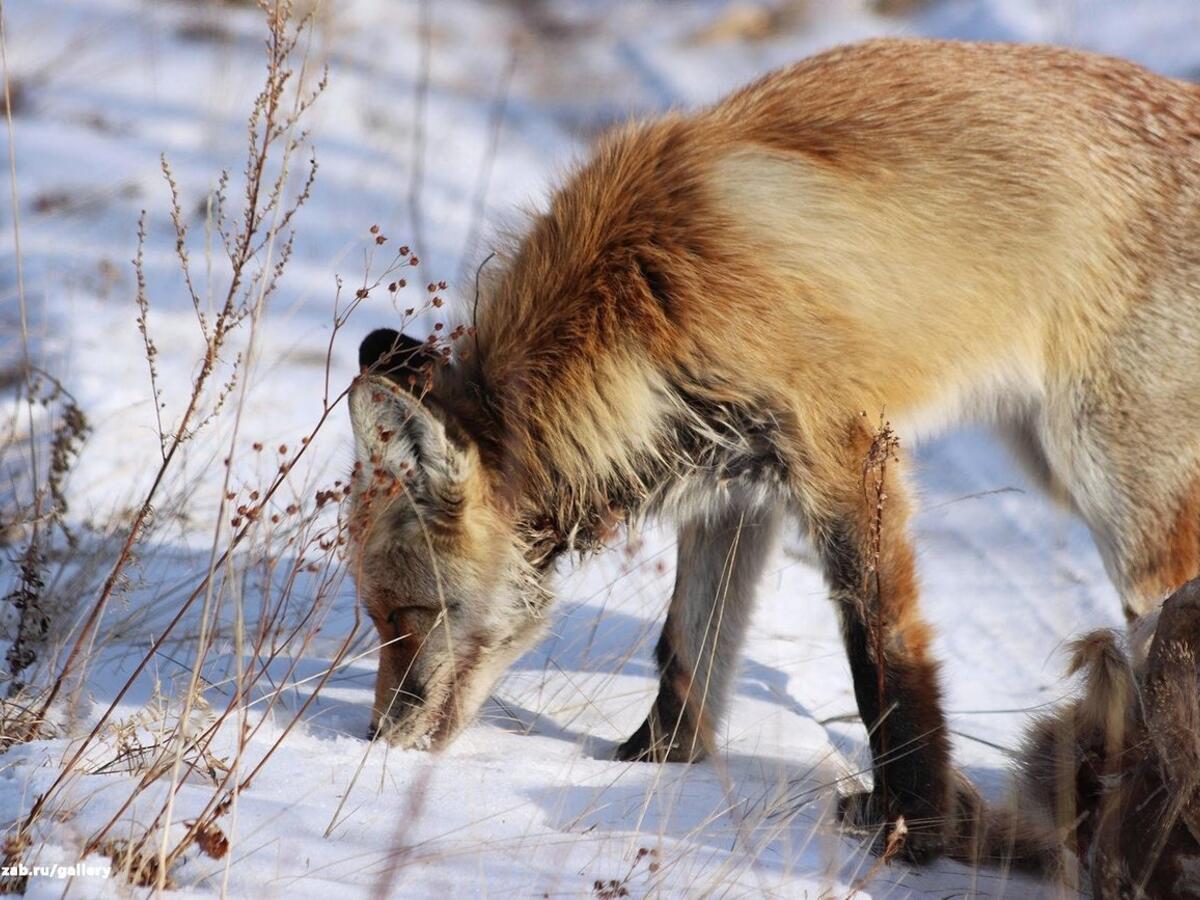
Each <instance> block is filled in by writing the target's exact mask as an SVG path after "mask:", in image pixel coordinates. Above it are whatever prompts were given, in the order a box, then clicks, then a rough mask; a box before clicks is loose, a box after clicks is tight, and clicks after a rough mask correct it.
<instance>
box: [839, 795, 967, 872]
mask: <svg viewBox="0 0 1200 900" xmlns="http://www.w3.org/2000/svg"><path fill="white" fill-rule="evenodd" d="M895 805H897V804H889V803H888V802H887V800H886V799H885V798H883V797H881V796H880V795H879V794H878V793H877V792H875V791H871V792H866V791H864V792H861V793H856V794H847V795H844V796H841V797H839V798H838V820H839V821H840V822H841V823H842V827H843V828H845V829H846V830H848V831H851V832H854V833H857V834H864V835H869V836H871V837H872V838H874V840H873V841H872V844H871V852H872V853H873V854H875V855H876V856H881V857H883V858H884V859H886V860H891V859H893V858H899V859H902V860H905V861H906V862H910V863H913V864H914V865H919V866H924V865H928V864H929V863H931V862H933V861H934V860H936V859H937V858H938V857H940V856H942V855H943V854H944V853H945V852H946V847H947V835H946V823H947V821H948V819H947V816H946V813H945V811H944V810H939V809H938V808H937V807H936V806H935V805H934V804H932V803H928V802H925V801H921V800H914V799H913V798H908V799H907V800H906V801H905V802H904V803H903V804H898V805H900V806H901V807H902V809H901V811H900V812H899V813H898V814H896V815H889V814H888V813H887V812H886V810H887V809H888V808H889V806H895Z"/></svg>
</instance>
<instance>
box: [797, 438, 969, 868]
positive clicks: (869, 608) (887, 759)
mask: <svg viewBox="0 0 1200 900" xmlns="http://www.w3.org/2000/svg"><path fill="white" fill-rule="evenodd" d="M885 434H890V432H881V434H879V435H872V434H870V433H868V431H867V429H865V428H863V427H862V426H861V424H859V425H856V426H855V427H854V429H853V430H852V434H851V437H850V439H849V440H848V441H847V442H846V446H843V447H842V448H839V456H840V467H841V469H842V471H841V473H840V475H830V476H828V477H826V478H822V479H815V478H814V479H813V482H811V483H815V482H816V481H817V480H819V481H821V482H823V483H824V484H826V485H828V484H830V483H833V484H835V485H837V486H836V487H835V488H834V489H833V491H832V492H831V495H829V496H826V497H824V498H822V499H821V501H820V502H814V500H813V499H812V498H808V499H807V500H805V499H802V500H801V506H802V508H803V507H808V510H807V513H806V516H805V518H806V519H807V520H808V524H809V528H810V530H811V532H812V534H813V537H814V542H815V544H816V547H817V551H818V553H819V555H820V556H821V559H822V563H823V565H824V568H825V577H826V580H827V581H828V583H829V588H830V594H831V598H832V600H833V602H834V604H835V605H836V607H837V611H838V614H839V619H840V622H841V629H842V638H843V641H844V642H845V646H846V654H847V657H848V659H849V662H850V673H851V676H852V678H853V682H854V695H855V699H856V700H857V703H858V710H859V713H860V715H861V716H862V721H863V724H864V725H865V726H866V728H867V733H868V736H869V741H870V747H871V756H872V761H873V772H874V781H875V786H874V790H873V791H872V792H871V793H870V794H869V795H860V796H854V797H849V798H846V799H844V801H843V803H842V808H841V810H840V812H841V814H842V817H843V820H844V821H846V822H847V823H849V824H853V825H859V826H870V827H875V826H877V825H883V824H884V823H887V824H888V825H889V827H890V826H892V825H894V823H896V821H897V820H898V819H899V818H900V817H901V816H903V818H904V820H905V826H906V828H907V837H906V838H905V841H904V845H903V846H904V852H905V853H906V855H908V856H909V857H911V858H912V859H914V860H916V861H926V860H929V859H932V858H934V857H936V856H938V855H940V853H941V852H942V849H943V847H944V845H945V842H946V838H947V833H948V827H949V821H950V817H951V812H952V809H953V807H954V805H955V802H956V801H955V788H954V784H955V781H954V776H953V773H952V771H951V767H950V742H949V739H948V737H947V731H946V721H945V717H944V715H943V713H942V705H941V688H940V686H939V684H938V666H937V663H936V661H935V660H934V659H933V657H932V655H931V653H930V647H929V643H930V632H929V628H928V626H927V625H926V624H925V622H924V620H923V619H922V618H921V615H920V612H919V610H918V595H917V583H916V572H915V563H914V554H913V548H912V544H911V542H910V538H909V535H908V519H909V509H908V498H907V492H906V489H905V485H904V483H903V479H902V477H901V471H900V467H901V462H900V458H899V452H898V449H897V447H896V445H895V443H894V442H889V441H888V440H884V441H883V443H882V444H881V443H880V441H881V438H882V437H883V435H885ZM800 490H801V491H803V490H805V488H804V487H801V489H800ZM813 507H816V508H815V509H814V508H813Z"/></svg>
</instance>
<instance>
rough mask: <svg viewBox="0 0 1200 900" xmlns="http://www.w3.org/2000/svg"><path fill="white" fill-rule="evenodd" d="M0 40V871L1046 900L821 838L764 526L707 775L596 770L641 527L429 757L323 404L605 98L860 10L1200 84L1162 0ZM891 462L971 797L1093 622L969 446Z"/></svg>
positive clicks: (68, 29) (676, 89) (304, 889)
mask: <svg viewBox="0 0 1200 900" xmlns="http://www.w3.org/2000/svg"><path fill="white" fill-rule="evenodd" d="M0 22H2V30H0V49H2V50H3V88H4V90H3V96H2V102H0V117H2V119H3V122H2V123H0V134H2V135H3V146H4V154H3V160H4V163H5V168H6V169H7V177H6V178H5V182H6V184H7V193H8V194H9V197H8V198H7V200H8V202H5V203H3V204H0V400H2V404H0V475H2V478H0V557H2V560H3V561H2V562H0V600H2V602H0V642H2V643H3V647H4V657H3V662H2V663H0V823H2V824H3V826H4V831H3V836H4V837H3V844H2V848H0V855H2V856H3V860H2V864H3V866H4V869H3V871H2V872H0V891H5V892H18V893H24V894H25V895H27V896H47V897H49V896H54V897H58V896H74V897H101V896H130V895H131V894H132V895H135V896H141V895H145V894H148V893H157V892H175V891H177V892H179V893H180V894H181V895H187V896H197V897H201V896H204V897H207V896H218V895H219V896H254V897H274V896H278V897H289V898H291V897H305V896H320V897H326V896H328V895H329V894H330V892H331V891H337V892H338V894H339V896H346V897H350V896H376V897H384V896H401V895H403V896H425V895H434V894H439V895H443V896H476V895H478V896H485V895H497V896H535V897H538V896H541V897H560V896H570V897H574V896H592V897H599V898H617V897H626V896H632V897H640V896H648V895H654V896H660V895H661V896H708V895H721V896H779V897H801V896H803V897H812V898H818V897H822V898H823V897H831V898H832V897H849V896H857V897H869V896H870V897H893V896H895V897H903V896H913V895H917V896H924V895H930V896H939V897H951V896H963V895H970V896H996V895H1007V896H1012V897H1026V896H1028V897H1035V896H1043V895H1045V896H1057V895H1059V894H1060V892H1061V888H1056V887H1054V886H1050V885H1042V884H1038V883H1036V882H1034V881H1031V880H1028V879H1026V878H1024V877H1022V876H1019V875H1015V874H1012V873H1008V872H1004V871H997V870H987V869H976V868H973V867H970V866H965V865H961V864H958V863H954V862H948V861H946V862H940V863H938V864H937V865H935V866H933V867H930V868H926V869H916V868H911V867H909V866H907V865H905V864H904V863H902V862H900V861H898V860H890V861H879V860H877V859H876V858H875V857H874V856H872V855H871V853H870V852H869V851H868V845H869V843H870V841H871V839H872V836H871V835H855V834H849V833H846V832H844V831H842V830H840V829H839V828H838V826H837V825H836V821H835V816H834V810H835V809H836V805H837V798H838V794H839V791H841V792H846V791H849V790H856V789H861V787H862V784H863V780H864V779H865V778H866V777H867V775H868V772H869V753H868V750H867V739H866V734H865V731H864V729H863V727H862V724H861V723H860V722H859V721H858V718H857V713H856V707H855V702H854V697H853V692H852V689H851V682H850V677H849V671H848V667H847V664H846V662H845V659H844V655H843V652H842V649H841V641H840V638H839V635H838V631H837V625H836V622H835V617H834V613H833V610H832V609H831V608H830V606H829V605H828V603H826V601H825V597H824V595H825V587H824V584H823V580H822V577H821V573H820V571H819V568H818V567H817V566H816V564H815V562H814V560H813V559H812V556H811V553H810V551H809V549H808V548H807V547H806V546H805V545H804V543H803V542H802V540H801V539H800V537H799V535H789V536H788V537H787V538H786V539H785V541H784V544H783V546H782V547H781V548H780V549H779V551H778V552H777V553H776V555H775V556H774V557H773V558H772V561H771V562H770V563H769V565H768V567H767V572H768V575H767V577H766V580H765V583H764V587H763V592H762V598H761V604H760V609H759V611H758V614H757V616H756V618H755V621H754V625H753V626H752V629H751V633H750V640H749V643H748V647H747V653H746V657H745V659H744V661H743V663H742V666H741V670H740V676H739V682H738V690H737V700H736V702H735V704H734V706H733V708H732V710H731V712H732V715H731V716H730V719H729V722H728V723H727V725H726V726H725V728H724V729H723V733H722V736H721V745H720V748H719V750H720V752H719V753H718V754H717V755H716V756H714V757H713V758H711V759H710V760H709V761H707V762H705V763H703V764H701V765H696V766H685V765H680V764H662V765H656V764H648V763H626V762H617V761H615V760H614V751H615V748H616V746H617V744H618V743H619V742H620V741H621V740H622V739H624V738H625V737H627V736H628V735H629V734H630V733H632V732H633V730H634V729H635V728H636V727H637V725H638V724H639V723H640V722H641V721H642V719H643V718H644V717H645V714H646V709H647V707H648V705H649V704H650V702H651V700H652V699H653V696H654V693H655V691H656V688H657V677H656V673H655V669H654V662H653V648H654V645H655V641H656V639H657V631H658V628H659V627H660V623H661V619H662V613H663V610H664V608H665V604H666V602H667V599H668V595H669V593H670V588H671V583H672V574H673V565H674V541H675V538H674V535H673V534H672V533H671V532H670V531H669V530H666V529H659V528H657V527H654V526H651V527H649V528H647V529H645V530H639V531H636V532H622V533H620V534H619V536H617V537H616V538H614V540H613V541H612V544H611V546H610V547H609V548H608V550H607V551H606V552H604V553H603V554H600V555H598V556H597V557H595V558H594V559H591V560H590V561H588V562H587V563H586V564H584V565H582V566H577V567H574V568H572V567H567V566H564V567H563V568H562V569H561V571H560V572H559V573H558V579H557V584H558V594H559V596H560V598H561V599H560V601H559V603H558V605H557V606H556V607H555V609H554V611H553V614H552V615H553V619H552V621H551V624H550V630H549V636H548V637H547V638H546V639H545V640H544V641H543V642H542V643H541V644H540V645H539V646H538V647H537V648H536V649H535V650H533V651H532V652H530V653H528V654H526V655H525V656H524V657H522V658H521V659H520V660H519V662H518V663H517V664H516V665H515V667H514V668H513V669H512V671H510V672H509V674H508V675H506V676H505V677H504V679H503V680H502V681H501V682H500V684H499V686H498V688H497V690H496V691H495V693H494V695H493V696H492V697H491V699H490V700H489V701H488V702H487V703H486V704H485V706H484V708H483V713H482V715H481V718H480V720H479V721H478V722H477V723H475V724H474V725H473V726H471V727H470V728H468V729H467V731H466V732H465V733H464V734H463V735H462V736H461V737H460V738H459V739H458V740H457V741H456V742H455V743H454V744H453V745H452V746H451V747H450V748H449V749H447V750H445V751H444V752H439V753H427V752H422V751H417V750H399V749H394V748H391V747H389V746H388V745H387V744H386V743H384V742H372V741H370V740H368V731H369V727H370V721H371V707H372V700H373V693H372V691H373V681H374V674H375V668H376V664H377V658H378V653H379V649H380V648H379V638H378V636H377V634H376V632H375V630H374V628H373V627H372V626H371V623H370V621H369V620H368V619H367V618H366V616H365V615H364V614H363V612H362V610H361V609H360V608H359V605H358V604H357V602H356V595H355V588H354V583H353V579H352V578H351V577H349V572H348V569H347V565H346V558H345V546H346V541H347V528H348V521H347V511H346V510H347V504H346V498H347V496H348V494H349V490H350V489H349V486H348V478H349V473H350V467H351V464H352V461H353V452H352V446H351V442H350V429H349V420H348V416H347V413H346V408H345V397H346V392H347V390H348V388H349V385H350V381H351V379H352V378H353V377H354V375H355V374H356V373H357V362H356V360H357V357H356V352H357V348H358V342H359V340H360V339H361V338H362V336H363V335H365V334H366V333H367V332H369V331H370V330H371V329H372V328H375V327H380V326H388V327H392V328H398V329H402V328H404V327H406V326H407V327H409V328H410V330H413V331H416V332H425V333H430V334H434V335H436V336H437V339H438V341H439V342H441V344H442V345H444V346H450V345H452V344H453V343H454V342H455V341H457V340H460V339H461V338H462V337H463V332H462V331H461V330H455V329H452V328H450V327H445V326H444V323H445V322H447V321H448V320H449V319H448V317H447V315H446V313H447V312H448V311H449V310H450V309H452V308H458V309H464V308H469V304H470V303H472V301H473V297H474V291H475V285H476V276H477V267H478V266H479V264H480V263H481V262H482V261H483V260H484V259H485V258H486V257H487V255H488V253H489V250H490V249H491V247H493V246H494V245H495V243H496V241H497V240H499V236H500V235H501V234H502V233H504V232H505V231H506V230H508V229H510V228H513V227H519V226H520V222H521V219H520V216H519V213H518V210H519V209H520V207H522V206H523V205H524V206H534V207H536V206H537V204H538V203H539V202H540V201H541V200H542V199H543V198H544V195H545V192H546V190H547V189H548V187H549V186H550V185H551V184H552V183H553V181H554V179H555V177H556V176H557V175H558V174H560V173H561V172H562V171H563V169H564V168H565V167H566V166H567V165H568V164H569V162H570V161H571V160H572V159H575V158H578V156H580V155H581V154H582V153H583V152H585V151H586V148H587V146H588V143H589V141H590V140H591V139H592V138H593V137H594V136H595V135H596V134H597V133H598V132H600V131H602V130H603V129H604V128H605V127H607V126H608V125H610V124H612V123H614V122H616V121H619V120H621V119H622V118H624V117H626V116H629V115H639V114H651V113H655V112H660V111H662V110H665V109H667V108H669V107H672V106H677V105H692V104H699V103H703V102H706V101H708V100H712V99H715V98H716V97H718V96H719V95H721V94H722V93H725V92H726V91H728V90H729V89H731V88H733V87H735V86H737V85H739V84H741V83H743V82H745V81H747V80H749V79H750V78H752V77H754V76H755V75H757V74H761V73H762V72H765V71H767V70H769V69H770V68H772V67H775V66H777V65H780V64H783V63H785V62H788V61H791V60H794V59H797V58H799V57H802V56H805V55H807V54H809V53H812V52H814V51H816V50H819V49H824V48H826V47H829V46H832V45H834V44H837V43H841V42H845V41H849V40H854V39H858V38H862V37H866V36H869V35H877V34H924V35H936V36H942V37H961V38H988V39H1000V40H1019V41H1050V42H1056V43H1063V44H1069V45H1072V46H1079V47H1085V48H1089V49H1096V50H1101V51H1105V52H1110V53H1115V54H1119V55H1123V56H1127V57H1130V58H1133V59H1135V60H1137V61H1139V62H1142V63H1144V64H1146V65H1149V66H1151V67H1152V68H1154V69H1156V70H1158V71H1162V72H1165V73H1167V74H1172V75H1176V76H1181V77H1191V76H1197V75H1200V44H1197V43H1196V41H1195V40H1194V35H1195V34H1197V33H1200V7H1197V6H1196V5H1195V3H1194V2H1192V0H1155V2H1151V0H1143V2H1139V3H1118V2H1115V0H1109V2H1105V0H908V2H894V0H892V2H885V0H832V2H828V3H823V2H817V0H776V2H766V0H764V2H734V3H722V2H716V0H676V2H665V0H664V2H657V3H645V4H643V3H613V4H608V3H602V2H599V0H571V2H565V3H558V2H550V0H505V2H499V3H487V2H482V0H437V2H434V0H410V2H403V3H401V2H391V0H349V2H336V3H335V2H332V0H290V2H289V0H259V2H254V0H171V2H152V0H103V2H97V0H38V2H30V0H25V2H21V0H17V2H9V3H2V2H0ZM900 439H901V440H903V439H904V437H903V436H900ZM917 461H918V467H917V468H918V476H919V481H920V488H921V493H922V510H921V512H920V515H919V517H918V520H917V530H918V537H919V541H918V543H919V546H920V547H921V548H922V554H923V555H922V558H921V560H920V570H921V579H922V586H923V590H924V605H925V608H926V609H927V611H928V615H929V617H930V619H931V620H932V621H934V622H936V623H938V624H939V625H940V626H941V631H940V633H939V636H938V639H937V652H938V655H939V656H940V657H941V658H942V659H943V660H945V666H946V667H945V682H946V697H947V700H946V703H947V709H948V710H949V712H950V714H951V727H952V730H953V735H954V739H955V746H954V754H955V758H956V759H957V761H958V762H959V763H960V764H961V765H962V766H964V768H965V770H966V772H967V773H968V775H969V776H970V778H971V779H972V781H973V782H974V783H975V784H977V785H978V786H979V787H980V788H981V790H982V791H983V793H984V794H985V795H987V796H988V797H990V798H994V799H999V798H1001V797H1002V796H1003V795H1004V794H1005V792H1006V790H1007V789H1008V784H1009V776H1008V772H1007V767H1008V765H1009V762H1010V760H1011V758H1012V756H1013V754H1014V753H1015V752H1016V751H1017V749H1018V746H1019V743H1020V734H1021V732H1022V730H1023V729H1024V727H1025V726H1026V724H1027V723H1028V722H1029V720H1030V719H1031V717H1032V716H1033V715H1036V714H1037V713H1038V712H1040V711H1044V710H1046V709H1047V708H1048V707H1050V706H1052V705H1054V704H1056V703H1059V702H1060V701H1063V700H1065V699H1067V698H1069V697H1071V696H1073V693H1072V692H1073V685H1074V682H1072V681H1071V680H1070V678H1069V677H1068V675H1067V667H1068V664H1069V662H1070V661H1069V659H1068V658H1067V656H1066V655H1065V653H1064V652H1063V649H1064V645H1065V644H1066V642H1068V641H1070V640H1071V639H1072V638H1073V637H1076V636H1077V635H1078V634H1080V633H1081V632H1084V631H1088V630H1090V629H1093V628H1102V627H1109V626H1113V627H1115V626H1118V625H1121V624H1122V622H1121V614H1120V606H1119V603H1118V601H1117V598H1116V596H1115V593H1114V592H1113V589H1112V588H1111V586H1110V584H1109V582H1108V581H1107V579H1106V578H1105V575H1104V572H1103V568H1102V566H1101V563H1100V560H1099V557H1098V555H1097V553H1096V551H1095V549H1094V547H1093V546H1092V544H1091V542H1090V539H1089V538H1088V536H1087V533H1086V531H1085V530H1084V529H1083V527H1082V526H1081V525H1079V524H1078V523H1076V522H1075V521H1073V520H1072V519H1070V518H1069V517H1068V515H1067V514H1066V513H1065V512H1063V511H1061V510H1059V509H1057V508H1055V507H1053V506H1052V505H1051V504H1050V503H1049V502H1048V501H1046V500H1044V499H1042V498H1040V497H1039V496H1038V495H1037V494H1036V493H1034V492H1032V491H1030V490H1028V489H1027V485H1026V483H1025V482H1024V480H1023V479H1022V476H1021V475H1019V474H1018V473H1017V472H1016V470H1015V469H1014V468H1013V466H1012V464H1011V463H1010V461H1009V460H1008V459H1007V457H1005V456H1004V454H1003V452H1002V451H1001V450H1000V449H998V448H997V447H996V446H995V445H994V444H993V443H991V442H989V441H987V440H986V439H985V437H984V436H983V435H982V434H975V433H967V434H958V435H955V436H953V437H951V438H947V439H942V440H937V441H934V442H931V443H929V444H928V445H925V446H922V447H921V448H920V449H919V453H918V456H917ZM35 867H48V868H45V869H42V868H38V870H37V871H34V869H35Z"/></svg>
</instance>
